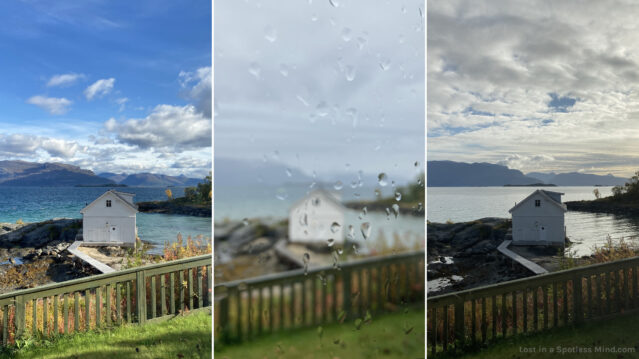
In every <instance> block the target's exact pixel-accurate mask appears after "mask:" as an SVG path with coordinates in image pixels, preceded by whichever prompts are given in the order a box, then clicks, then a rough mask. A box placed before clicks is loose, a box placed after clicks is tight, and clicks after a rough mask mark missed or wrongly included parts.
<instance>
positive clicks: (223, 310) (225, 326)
mask: <svg viewBox="0 0 639 359" xmlns="http://www.w3.org/2000/svg"><path fill="white" fill-rule="evenodd" d="M219 308H220V309H219V310H220V311H219V313H220V326H221V329H222V333H221V334H222V335H221V340H222V342H223V343H226V342H228V341H229V339H230V330H229V329H230V325H229V295H228V291H227V293H226V294H224V297H223V298H222V299H221V300H220V307H219Z"/></svg>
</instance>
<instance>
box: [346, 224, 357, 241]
mask: <svg viewBox="0 0 639 359" xmlns="http://www.w3.org/2000/svg"><path fill="white" fill-rule="evenodd" d="M346 238H348V239H350V240H355V228H354V227H353V226H352V225H350V224H349V225H348V233H347V234H346Z"/></svg>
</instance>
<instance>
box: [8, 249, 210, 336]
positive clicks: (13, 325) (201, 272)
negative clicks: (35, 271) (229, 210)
mask: <svg viewBox="0 0 639 359" xmlns="http://www.w3.org/2000/svg"><path fill="white" fill-rule="evenodd" d="M211 262H212V257H211V255H210V254H207V255H202V256H198V257H192V258H185V259H180V260H175V261H171V262H167V263H160V264H153V265H148V266H144V267H137V268H132V269H126V270H122V271H118V272H114V273H108V274H100V275H95V276H91V277H86V278H80V279H75V280H71V281H66V282H61V283H53V284H49V285H44V286H41V287H37V288H32V289H24V290H19V291H15V292H11V293H7V294H2V295H0V310H1V311H0V313H1V314H0V318H1V320H2V325H1V326H0V329H2V330H1V333H0V338H2V345H3V346H7V345H9V344H11V343H14V342H15V339H16V338H20V337H21V336H22V335H23V334H30V333H33V334H34V335H36V336H38V335H39V336H44V337H49V336H56V335H59V334H63V333H64V334H66V333H69V332H74V331H87V330H90V329H92V328H100V327H108V326H110V325H113V324H119V323H123V322H126V323H139V324H144V323H145V322H147V321H150V320H156V319H158V320H159V319H161V318H162V319H164V318H167V317H169V316H170V315H175V314H177V313H179V312H180V311H183V310H185V309H187V308H188V309H189V310H193V309H196V308H203V307H205V306H211V286H212V285H211V283H212V282H211V281H212V276H211ZM141 288H144V290H140V289H141Z"/></svg>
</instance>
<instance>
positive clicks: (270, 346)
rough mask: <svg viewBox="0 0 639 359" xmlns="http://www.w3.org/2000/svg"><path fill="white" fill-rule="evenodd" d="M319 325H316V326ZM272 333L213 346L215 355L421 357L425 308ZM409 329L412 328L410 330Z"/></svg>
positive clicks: (230, 358)
mask: <svg viewBox="0 0 639 359" xmlns="http://www.w3.org/2000/svg"><path fill="white" fill-rule="evenodd" d="M318 328H319V327H318ZM318 328H312V329H304V330H296V331H290V332H283V333H279V334H273V335H270V336H266V337H262V338H259V339H256V340H255V341H252V342H245V343H242V344H234V345H226V346H223V345H220V344H217V343H216V345H215V357H216V358H221V359H226V358H228V359H236V358H238V359H240V358H241V359H245V358H246V359H251V358H259V359H264V358H278V359H298V358H308V359H313V358H344V359H345V358H348V359H357V358H389V359H390V358H408V359H414V358H424V357H425V354H424V334H425V331H424V310H423V309H408V310H407V311H405V312H400V313H394V314H385V315H382V316H379V317H373V319H372V320H371V321H370V322H368V323H365V324H363V325H362V326H361V327H360V329H359V330H358V329H356V326H355V324H354V321H350V322H345V323H342V324H331V325H327V326H323V327H322V329H321V335H320V331H319V329H318ZM411 328H412V329H411Z"/></svg>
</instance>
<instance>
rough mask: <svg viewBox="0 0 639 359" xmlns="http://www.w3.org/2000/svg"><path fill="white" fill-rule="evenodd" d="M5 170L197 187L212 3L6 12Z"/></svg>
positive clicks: (82, 4)
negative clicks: (14, 165) (151, 179)
mask: <svg viewBox="0 0 639 359" xmlns="http://www.w3.org/2000/svg"><path fill="white" fill-rule="evenodd" d="M0 79H2V81H0V108H2V111H0V160H14V159H15V160H25V161H37V162H45V161H48V162H63V163H68V164H74V165H78V166H80V167H82V168H85V169H91V170H93V171H94V172H96V173H99V172H105V171H108V172H117V173H122V172H125V173H139V172H153V173H162V174H168V175H181V174H184V175H187V176H191V177H202V176H204V175H205V174H207V173H208V172H209V170H210V168H211V127H212V122H211V117H212V116H211V3H210V2H208V1H179V2H178V1H164V0H153V1H147V0H140V1H134V2H133V1H123V0H118V1H107V0H90V1H37V0H23V1H3V2H0Z"/></svg>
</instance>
